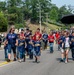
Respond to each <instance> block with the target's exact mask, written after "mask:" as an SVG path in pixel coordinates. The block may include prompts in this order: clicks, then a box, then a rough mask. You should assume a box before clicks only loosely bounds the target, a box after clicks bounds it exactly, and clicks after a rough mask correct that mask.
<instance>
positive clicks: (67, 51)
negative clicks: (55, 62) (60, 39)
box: [66, 49, 69, 63]
mask: <svg viewBox="0 0 74 75" xmlns="http://www.w3.org/2000/svg"><path fill="white" fill-rule="evenodd" d="M68 53H69V50H68V49H67V50H66V63H67V62H68Z"/></svg>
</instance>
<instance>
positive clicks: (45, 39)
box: [42, 31, 48, 50]
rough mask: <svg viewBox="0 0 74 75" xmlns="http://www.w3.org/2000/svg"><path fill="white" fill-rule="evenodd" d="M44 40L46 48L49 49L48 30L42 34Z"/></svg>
mask: <svg viewBox="0 0 74 75" xmlns="http://www.w3.org/2000/svg"><path fill="white" fill-rule="evenodd" d="M42 40H43V43H44V50H45V49H47V43H48V34H47V33H46V31H45V32H44V33H43V35H42Z"/></svg>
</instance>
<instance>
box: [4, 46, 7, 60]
mask: <svg viewBox="0 0 74 75" xmlns="http://www.w3.org/2000/svg"><path fill="white" fill-rule="evenodd" d="M4 55H5V59H7V58H8V48H7V46H6V47H4Z"/></svg>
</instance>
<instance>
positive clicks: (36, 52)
mask: <svg viewBox="0 0 74 75" xmlns="http://www.w3.org/2000/svg"><path fill="white" fill-rule="evenodd" d="M36 39H37V40H36V41H34V56H35V62H37V63H39V62H40V61H39V60H40V55H41V51H40V48H41V42H40V40H38V39H39V38H38V37H36Z"/></svg>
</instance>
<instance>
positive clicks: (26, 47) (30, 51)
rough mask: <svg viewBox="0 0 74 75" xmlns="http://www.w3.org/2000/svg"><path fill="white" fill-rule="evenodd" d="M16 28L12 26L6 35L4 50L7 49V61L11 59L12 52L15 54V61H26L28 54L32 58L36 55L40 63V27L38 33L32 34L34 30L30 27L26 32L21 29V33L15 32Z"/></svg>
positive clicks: (36, 59)
mask: <svg viewBox="0 0 74 75" xmlns="http://www.w3.org/2000/svg"><path fill="white" fill-rule="evenodd" d="M14 31H15V28H14V27H12V28H11V29H10V31H9V33H8V34H7V36H6V37H5V41H4V51H5V60H6V61H7V62H10V61H11V52H12V51H13V54H14V61H16V60H18V61H19V62H22V61H25V59H26V55H27V56H29V58H30V59H33V55H34V56H35V62H37V63H39V62H40V61H39V59H40V55H41V51H40V48H41V42H40V40H41V38H42V35H41V33H40V29H39V28H38V29H37V31H36V33H35V34H34V35H32V31H31V30H29V29H28V28H27V29H26V32H25V33H24V30H23V29H21V32H20V33H19V34H15V33H14Z"/></svg>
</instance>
